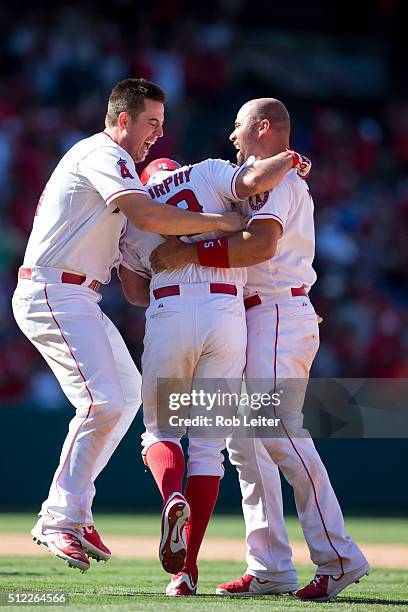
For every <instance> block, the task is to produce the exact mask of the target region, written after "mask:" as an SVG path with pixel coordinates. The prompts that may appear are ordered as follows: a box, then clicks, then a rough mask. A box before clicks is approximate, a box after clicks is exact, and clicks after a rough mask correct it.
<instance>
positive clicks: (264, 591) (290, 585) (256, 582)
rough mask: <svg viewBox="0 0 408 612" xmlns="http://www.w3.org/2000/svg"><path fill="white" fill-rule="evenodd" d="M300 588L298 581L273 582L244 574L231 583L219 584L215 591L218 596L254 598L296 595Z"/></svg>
mask: <svg viewBox="0 0 408 612" xmlns="http://www.w3.org/2000/svg"><path fill="white" fill-rule="evenodd" d="M297 588H298V585H297V582H296V581H287V582H282V581H280V582H279V581H273V580H262V579H261V578H256V576H251V574H244V575H243V576H241V578H238V579H237V580H231V581H230V582H224V583H223V584H219V585H218V586H217V588H216V589H215V593H216V595H240V596H245V595H248V596H252V595H283V594H286V593H294V592H295V591H296V589H297Z"/></svg>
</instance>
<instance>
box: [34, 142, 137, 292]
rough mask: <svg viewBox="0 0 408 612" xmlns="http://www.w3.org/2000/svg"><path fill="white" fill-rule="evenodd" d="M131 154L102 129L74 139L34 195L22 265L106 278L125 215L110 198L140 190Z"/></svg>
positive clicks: (116, 254)
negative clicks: (35, 202) (37, 197)
mask: <svg viewBox="0 0 408 612" xmlns="http://www.w3.org/2000/svg"><path fill="white" fill-rule="evenodd" d="M145 191H146V190H145V188H144V187H143V185H142V184H141V182H140V180H139V177H138V176H137V174H136V170H135V165H134V162H133V160H132V158H131V157H130V155H129V154H128V153H127V152H126V151H125V150H124V149H123V148H122V147H120V146H119V145H118V144H116V143H115V142H114V141H113V140H112V139H111V137H110V136H109V135H108V134H107V133H106V132H101V133H99V134H95V135H94V136H91V137H90V138H86V139H84V140H81V141H80V142H78V143H77V144H75V145H74V146H73V147H72V148H71V149H70V150H69V151H68V152H67V153H66V154H65V155H64V157H63V158H62V159H61V161H60V162H59V164H58V166H57V167H56V168H55V170H54V172H53V173H52V175H51V177H50V179H49V181H48V183H47V185H46V186H45V189H44V191H43V193H42V195H41V198H40V200H39V203H38V206H37V210H36V213H35V218H34V224H33V229H32V232H31V235H30V239H29V241H28V245H27V249H26V253H25V257H24V264H23V265H24V266H25V267H31V268H32V267H34V266H41V267H48V268H59V269H63V270H66V271H68V272H77V273H80V274H83V275H85V276H89V277H92V278H94V279H96V280H98V281H100V282H102V283H108V282H109V280H110V272H111V269H112V267H113V266H115V265H117V264H118V262H119V261H120V252H119V238H120V236H121V234H122V232H123V231H124V229H125V227H126V217H125V215H124V214H123V213H122V212H121V211H120V210H119V208H117V206H116V205H115V199H116V198H117V197H119V196H122V195H125V194H127V193H137V192H141V193H145Z"/></svg>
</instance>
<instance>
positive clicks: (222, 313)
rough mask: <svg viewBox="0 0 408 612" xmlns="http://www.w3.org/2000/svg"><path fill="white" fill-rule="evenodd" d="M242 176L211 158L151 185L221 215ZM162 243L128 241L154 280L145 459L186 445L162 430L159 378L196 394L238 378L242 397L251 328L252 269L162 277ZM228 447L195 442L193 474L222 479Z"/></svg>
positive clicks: (127, 260)
mask: <svg viewBox="0 0 408 612" xmlns="http://www.w3.org/2000/svg"><path fill="white" fill-rule="evenodd" d="M238 173H239V168H237V167H236V166H235V165H233V164H230V163H228V162H226V161H222V160H219V159H208V160H205V161H203V162H201V163H198V164H195V165H193V166H185V167H183V168H179V169H177V170H175V171H172V172H165V173H160V174H159V175H157V174H156V175H155V176H154V177H153V182H152V183H148V184H147V185H146V187H147V188H148V192H149V194H150V196H151V197H152V198H153V199H154V200H155V201H156V202H158V203H167V204H173V205H176V206H180V207H182V208H188V209H190V210H195V211H204V212H212V213H220V212H223V211H225V210H230V209H231V202H232V201H235V200H236V199H237V198H236V193H235V180H236V177H237V174H238ZM204 237H206V238H209V239H211V238H214V237H216V235H215V234H214V233H212V234H206V235H205V236H204V235H203V234H200V235H196V236H193V237H190V239H189V240H193V241H198V240H202V239H203V238H204ZM162 241H163V239H162V238H161V237H160V236H158V235H156V234H150V233H147V232H141V231H140V230H137V229H136V228H134V227H133V226H130V225H128V228H127V230H126V232H125V234H124V236H123V238H122V240H121V251H122V253H123V261H122V264H123V265H124V266H126V267H127V268H129V269H131V270H133V271H135V272H137V273H139V274H142V275H144V276H151V283H150V293H151V299H150V306H149V308H148V309H147V311H146V333H145V338H144V352H143V356H142V369H143V376H142V398H143V415H144V423H145V427H146V432H145V433H144V435H143V452H144V453H145V452H146V451H147V449H148V448H149V446H151V445H152V444H154V443H155V442H157V441H163V440H170V441H173V442H177V443H179V440H180V433H179V432H177V431H176V432H175V433H174V434H172V432H171V430H170V431H168V429H167V428H166V430H163V428H161V427H160V426H159V424H158V416H157V411H158V405H157V380H158V379H159V378H167V379H178V380H180V379H182V380H183V381H185V382H186V385H187V388H188V389H187V390H188V391H190V390H191V388H192V385H193V386H194V381H195V380H198V379H232V381H233V382H231V385H232V386H233V387H234V389H232V391H235V392H239V387H240V383H239V381H240V380H241V377H242V372H243V369H244V365H245V349H246V324H245V311H244V306H243V299H242V295H243V285H244V283H245V280H246V270H245V269H237V268H236V269H225V268H223V269H221V268H204V267H202V266H199V265H195V264H191V265H187V266H185V267H183V268H181V269H179V270H175V271H172V272H160V273H157V274H155V273H153V272H152V270H151V267H150V262H149V256H150V254H151V252H152V250H153V249H154V248H155V247H156V246H157V245H158V244H159V243H160V242H162ZM237 387H238V388H237ZM229 390H230V391H231V388H229ZM209 416H214V414H212V415H211V413H210V415H209ZM184 431H185V430H184ZM183 433H184V432H183ZM217 436H218V437H217ZM224 447H225V436H222V437H221V436H220V435H217V433H216V432H215V433H214V437H212V438H210V437H208V438H201V437H191V436H190V438H189V459H188V466H187V469H188V474H189V475H190V476H197V475H210V476H222V475H223V473H224V470H223V467H222V462H223V455H222V450H223V448H224Z"/></svg>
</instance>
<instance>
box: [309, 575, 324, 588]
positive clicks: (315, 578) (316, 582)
mask: <svg viewBox="0 0 408 612" xmlns="http://www.w3.org/2000/svg"><path fill="white" fill-rule="evenodd" d="M322 578H323V576H322V574H316V576H315V577H314V578H313V580H312V582H311V584H313V586H319V583H320V581H321V579H322Z"/></svg>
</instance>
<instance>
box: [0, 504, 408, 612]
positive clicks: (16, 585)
mask: <svg viewBox="0 0 408 612" xmlns="http://www.w3.org/2000/svg"><path fill="white" fill-rule="evenodd" d="M32 523H33V516H32V515H13V516H11V515H6V514H4V515H1V514H0V538H1V533H6V532H8V533H10V532H15V533H19V532H22V531H23V532H28V531H29V529H30V528H31V526H32ZM96 524H97V526H98V529H100V531H101V532H102V533H103V534H104V535H106V536H109V535H121V534H123V535H144V536H146V535H151V536H153V537H157V535H158V528H159V527H158V525H159V522H158V517H151V516H143V515H134V516H131V515H120V516H113V517H112V516H108V515H99V516H97V517H96ZM347 526H348V531H349V532H350V534H351V535H353V536H355V537H356V538H357V539H358V540H359V541H361V542H363V541H365V542H378V543H381V542H388V543H390V544H391V543H402V542H403V541H405V542H407V532H408V522H407V521H404V520H403V519H352V520H348V521H347ZM289 530H290V534H291V537H292V539H293V540H296V539H299V538H300V537H301V535H300V531H299V529H298V526H297V521H295V520H294V519H293V520H292V519H290V520H289ZM242 534H243V523H242V519H241V518H240V517H235V516H234V517H226V516H223V517H221V516H219V515H218V516H216V517H215V520H214V521H213V524H212V526H211V529H210V533H209V537H214V538H217V537H218V536H222V537H224V538H225V537H231V538H236V537H241V536H242ZM404 538H405V539H404ZM244 569H245V566H244V562H243V563H232V562H215V561H213V562H202V563H201V564H200V583H199V592H200V595H199V596H198V597H196V598H177V599H174V598H169V597H164V596H163V595H161V594H162V593H163V590H164V588H165V586H166V584H167V582H168V578H169V576H168V574H165V572H164V571H163V570H162V569H161V566H160V564H159V562H158V561H154V560H140V559H138V560H136V559H131V560H123V559H122V560H119V559H115V558H112V559H111V560H110V561H109V563H107V564H102V563H99V564H96V563H93V564H92V567H91V570H90V571H89V572H87V573H85V574H80V573H79V572H78V571H76V570H71V569H69V568H68V567H67V566H66V565H65V564H63V563H62V562H61V561H60V560H58V559H56V558H54V557H53V556H51V555H49V556H48V555H47V556H44V557H0V590H2V591H6V592H7V591H13V590H14V591H15V590H30V589H31V590H40V589H47V590H63V591H66V592H67V593H68V594H69V597H70V606H69V609H70V610H76V609H79V610H82V611H83V610H98V611H99V610H110V611H112V610H115V609H120V610H158V609H161V608H162V609H163V610H169V611H172V610H175V611H178V610H187V609H188V610H191V611H193V612H195V611H196V610H209V609H211V610H243V609H248V610H249V609H251V610H258V609H265V610H266V609H268V610H273V611H275V610H276V611H281V612H286V611H291V610H299V611H300V610H306V609H318V608H322V606H326V609H328V610H330V612H334V611H346V610H358V611H360V610H361V611H364V612H366V611H380V610H384V611H386V610H387V611H391V610H399V611H400V612H402V611H408V573H407V571H406V570H394V569H384V570H382V569H377V568H376V569H373V570H372V573H371V574H370V576H369V577H368V578H365V579H364V580H362V582H361V583H360V584H358V585H353V586H351V587H350V588H349V589H347V591H345V592H343V593H342V594H341V595H340V596H339V597H338V598H337V599H336V600H335V601H334V602H331V603H330V604H314V603H308V604H306V603H303V602H299V601H297V600H295V599H294V598H293V597H290V596H282V597H274V596H266V597H257V598H249V599H247V598H244V597H240V598H232V597H228V598H224V597H219V596H218V597H216V596H213V595H212V593H213V592H214V588H215V586H216V585H217V584H218V583H219V582H221V581H224V580H229V579H231V578H237V577H238V576H239V575H241V573H242V571H243V570H244ZM298 573H299V584H301V585H303V584H305V583H306V582H308V581H309V580H310V579H311V578H312V576H313V573H314V568H313V566H312V565H311V564H310V565H308V566H299V567H298ZM327 606H329V608H327ZM24 608H25V609H30V610H31V609H33V610H34V609H36V610H38V609H40V606H36V607H32V606H24ZM2 609H4V610H6V609H10V610H11V609H12V608H11V607H10V608H9V607H2ZM44 609H45V610H47V609H49V606H48V607H44Z"/></svg>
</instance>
